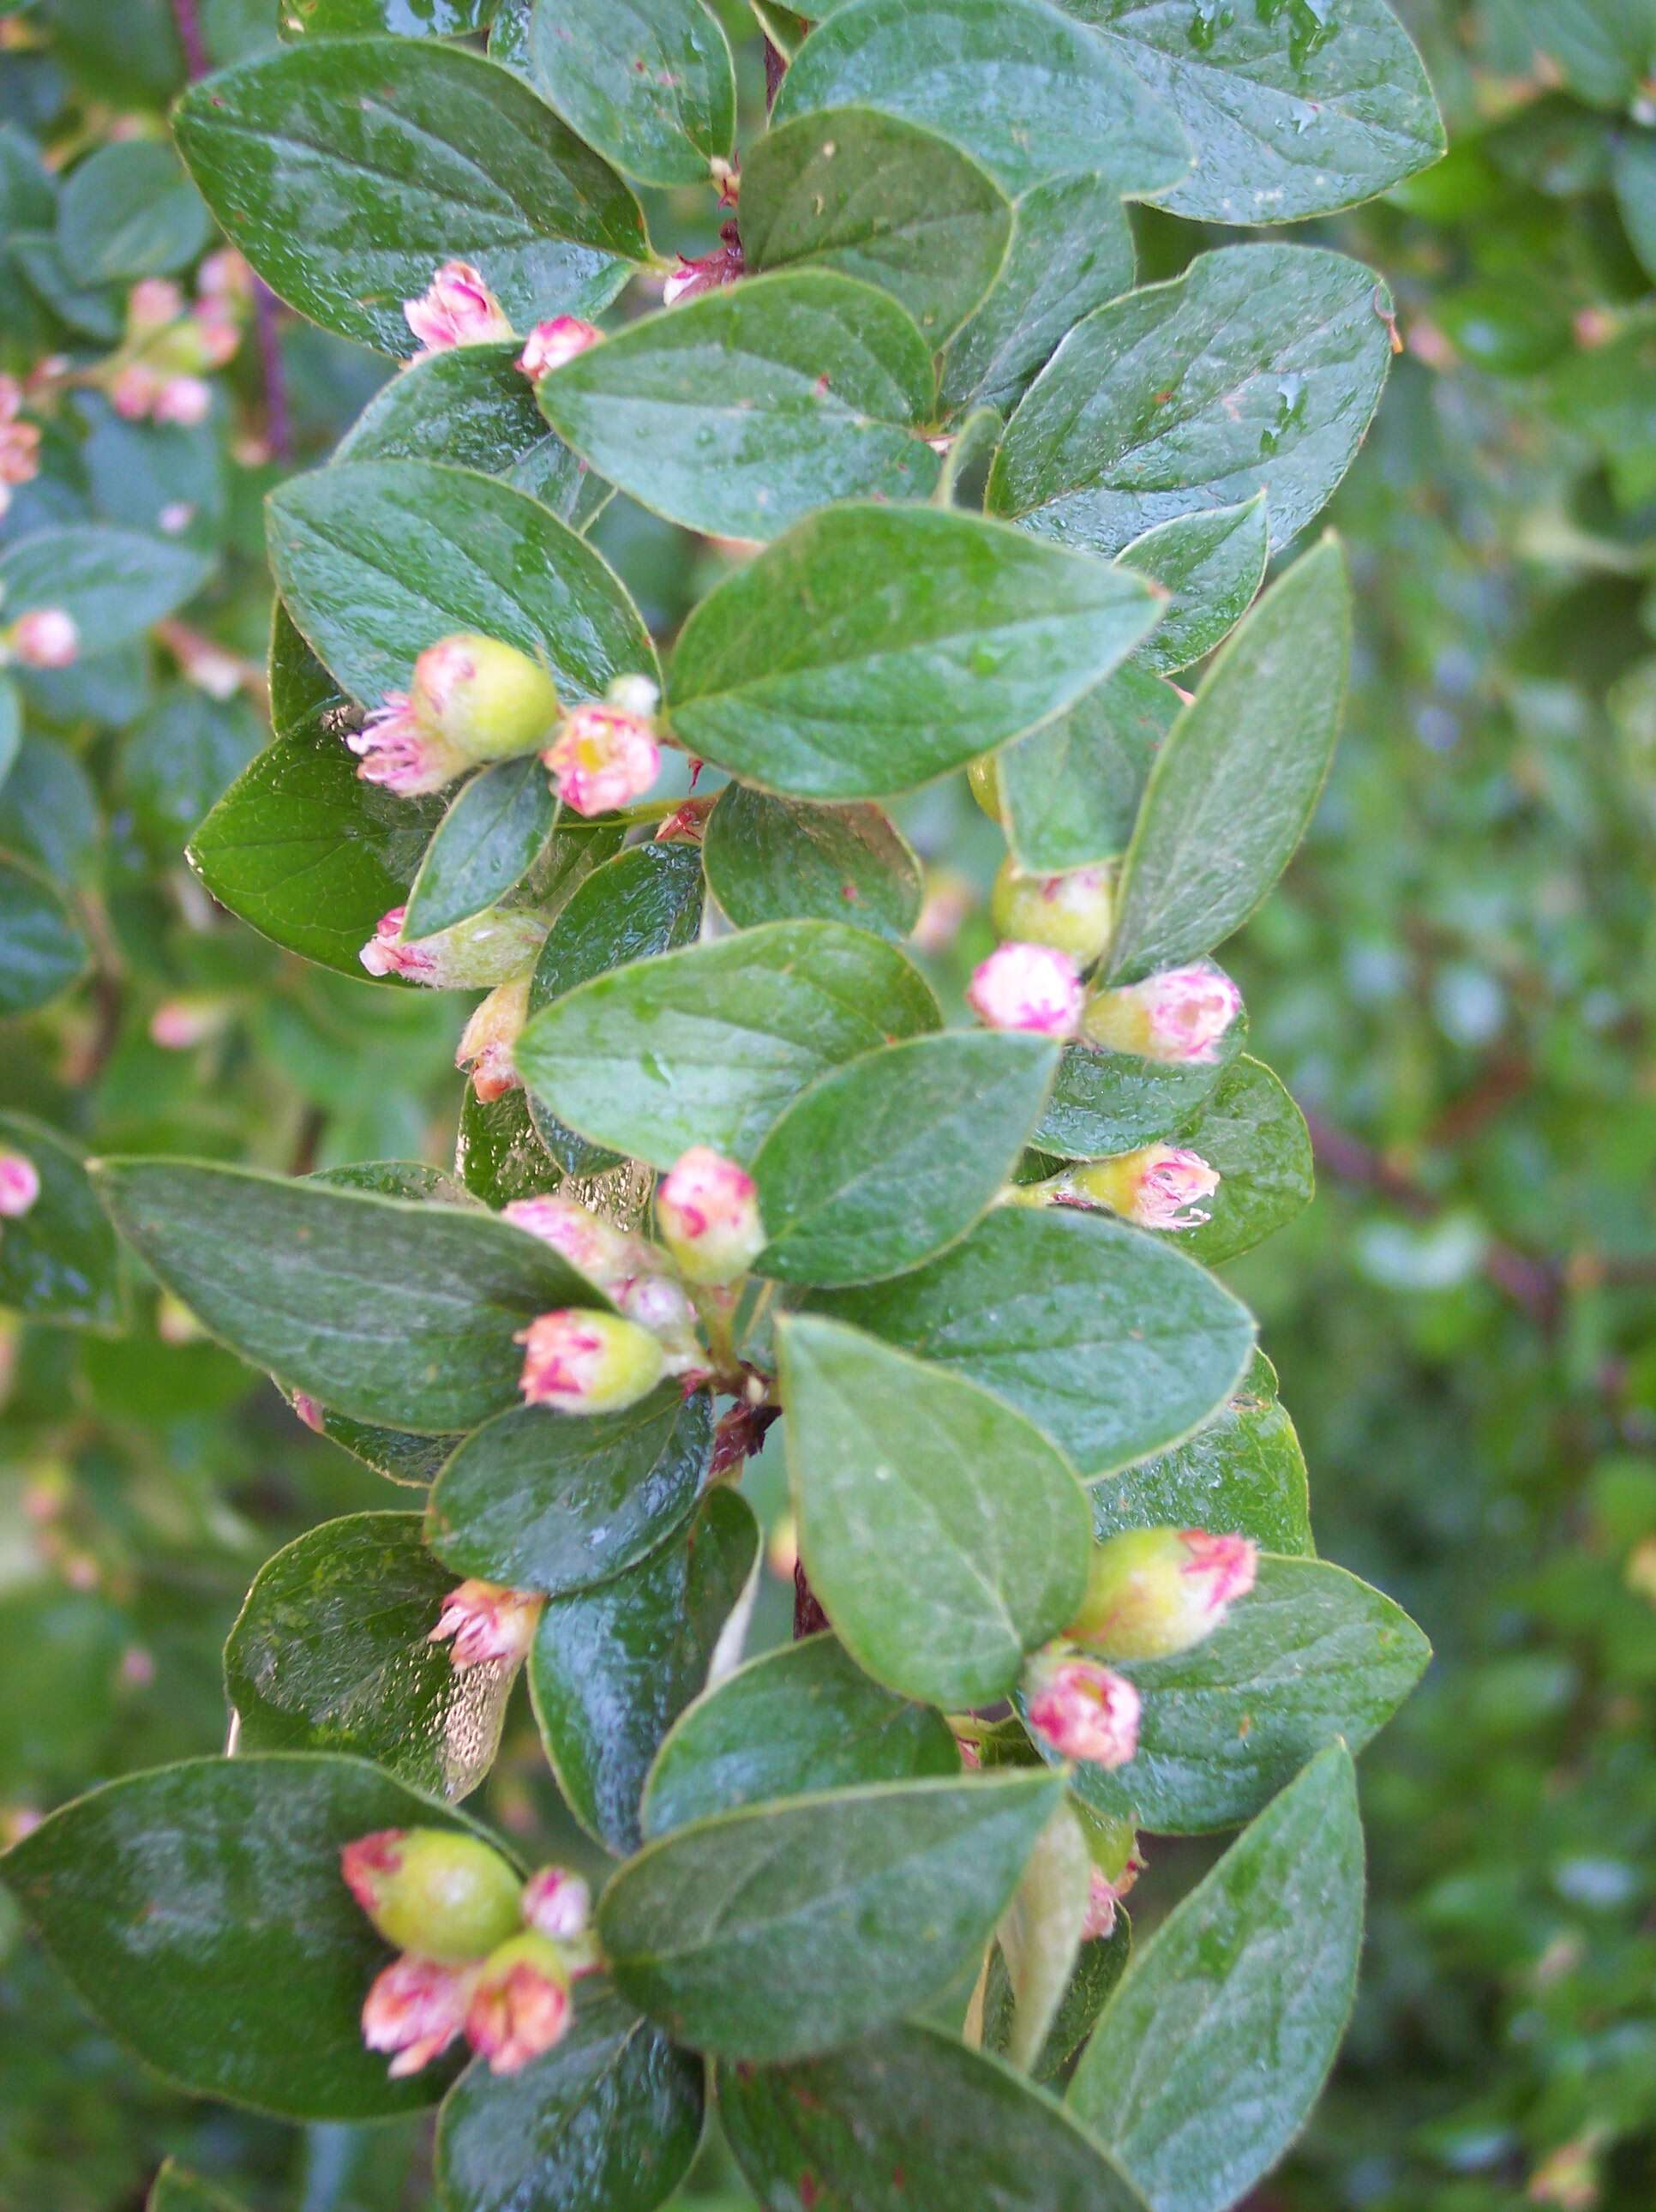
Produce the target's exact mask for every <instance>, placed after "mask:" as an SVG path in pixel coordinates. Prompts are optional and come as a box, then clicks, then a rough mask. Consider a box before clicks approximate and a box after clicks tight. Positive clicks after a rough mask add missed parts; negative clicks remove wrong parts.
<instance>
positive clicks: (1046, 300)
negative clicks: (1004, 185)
mask: <svg viewBox="0 0 1656 2212" xmlns="http://www.w3.org/2000/svg"><path fill="white" fill-rule="evenodd" d="M743 181H744V185H745V182H746V179H744V180H743ZM1012 215H1013V229H1012V242H1011V245H1010V248H1009V249H1008V252H1007V255H1006V259H1005V261H1004V264H1003V265H1002V268H1001V272H1000V275H999V276H998V279H997V280H996V283H995V284H994V287H993V289H992V291H991V292H990V294H989V295H988V297H987V298H986V300H985V301H984V302H983V305H982V306H981V307H980V308H979V309H978V311H977V313H975V314H974V316H973V317H972V319H971V320H970V321H969V322H968V324H967V325H965V327H964V328H963V329H961V330H960V331H957V332H956V333H955V337H953V338H952V339H951V340H950V341H949V344H948V346H947V347H946V348H945V349H944V351H943V363H942V372H943V410H944V412H945V414H948V415H956V414H959V413H961V411H962V410H965V409H967V408H968V407H973V406H976V405H979V404H983V403H988V404H991V405H992V406H995V407H998V408H1000V409H1001V410H1003V411H1008V410H1010V409H1011V408H1013V407H1014V406H1016V404H1017V402H1018V401H1019V399H1021V398H1022V396H1023V392H1024V389H1025V387H1026V386H1028V383H1029V381H1030V380H1031V379H1032V378H1033V377H1034V376H1035V375H1037V374H1039V373H1040V370H1041V369H1043V368H1045V367H1046V363H1047V362H1049V361H1050V360H1051V359H1052V355H1053V354H1054V353H1055V352H1056V351H1057V349H1058V347H1059V343H1060V342H1061V341H1062V340H1063V339H1064V338H1065V337H1067V336H1068V335H1069V333H1070V332H1071V331H1072V330H1073V329H1074V328H1075V326H1076V325H1077V323H1078V322H1079V321H1080V320H1081V319H1082V317H1083V315H1089V314H1091V313H1092V311H1093V309H1094V308H1095V307H1102V306H1103V305H1104V302H1105V301H1107V300H1113V299H1115V298H1117V297H1118V296H1119V295H1120V294H1121V293H1123V292H1125V291H1126V290H1127V289H1128V287H1129V286H1130V285H1131V283H1132V280H1133V246H1132V233H1131V230H1130V229H1129V228H1128V227H1127V216H1126V210H1125V209H1124V208H1123V206H1122V204H1121V195H1120V192H1119V191H1118V189H1117V188H1116V186H1115V185H1114V184H1113V183H1112V181H1111V180H1110V179H1109V178H1108V177H1107V176H1100V175H1097V174H1091V175H1081V176H1072V177H1054V178H1053V179H1052V180H1051V181H1050V182H1049V183H1046V184H1042V185H1033V186H1032V187H1031V188H1030V190H1029V191H1026V192H1025V193H1024V194H1023V195H1022V197H1021V198H1020V199H1019V200H1017V201H1016V203H1015V204H1014V206H1013V210H1012Z"/></svg>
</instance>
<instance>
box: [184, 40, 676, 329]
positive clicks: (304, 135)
mask: <svg viewBox="0 0 1656 2212" xmlns="http://www.w3.org/2000/svg"><path fill="white" fill-rule="evenodd" d="M173 129H174V131H175V132H176V133H177V137H178V143H179V150H180V152H181V153H182V154H183V155H184V158H185V161H186V162H187V163H188V165H189V167H190V173H191V175H192V176H193V177H194V179H195V180H196V183H197V185H198V186H199V187H200V190H201V192H202V196H203V198H204V199H205V200H206V202H207V204H208V205H209V207H210V208H211V209H212V210H213V213H214V214H215V216H217V217H218V219H219V222H220V223H221V225H222V226H223V228H224V229H225V231H226V232H227V234H228V235H229V237H230V239H231V240H232V242H233V243H234V245H235V246H239V247H240V250H241V251H242V252H244V253H245V254H246V256H247V258H248V259H249V260H250V261H251V262H252V264H253V266H254V268H255V269H257V270H258V273H259V275H260V276H263V277H264V281H265V283H267V284H269V285H270V289H272V291H275V292H277V293H279V294H280V295H281V296H282V298H283V299H284V300H286V301H288V303H289V304H290V305H291V306H293V307H297V308H298V309H299V310H300V313H301V314H306V315H308V316H309V317H310V318H311V319H312V321H313V322H318V323H320V324H321V325H323V327H324V329H325V330H331V331H336V332H337V334H338V335H339V336H340V337H347V338H355V340H356V341H357V342H358V343H359V344H362V345H371V346H377V347H378V348H379V349H380V351H381V352H384V353H393V354H401V355H404V356H406V355H409V354H411V353H412V352H413V351H414V350H415V348H416V343H417V342H416V338H415V337H414V333H413V332H412V331H410V330H409V325H408V323H407V320H406V319H405V318H404V316H403V301H405V300H409V299H414V298H416V297H418V295H420V294H421V293H422V292H423V291H424V290H425V289H426V287H427V286H428V284H429V283H430V282H431V279H432V276H433V275H434V271H435V270H436V269H437V268H438V266H439V264H440V263H442V262H445V261H452V260H460V261H467V262H470V264H472V265H473V266H474V267H476V269H478V270H481V271H482V276H483V279H484V281H485V283H488V286H489V287H490V289H492V290H493V291H494V294H495V295H496V297H497V298H498V299H499V300H500V304H501V306H502V307H504V308H505V310H506V312H507V314H508V315H509V316H510V317H511V318H512V319H513V322H514V323H515V324H516V325H518V327H519V328H520V329H526V328H528V326H529V325H531V324H532V323H533V322H534V321H535V320H536V319H537V317H539V316H542V315H553V314H558V313H566V314H571V313H573V314H582V313H591V312H593V310H594V309H596V308H597V307H602V306H603V305H604V302H605V301H608V300H610V299H613V298H614V296H615V295H616V292H617V291H618V290H619V289H620V287H621V284H622V282H623V281H624V279H625V277H626V276H627V274H628V264H629V262H635V261H640V260H642V259H643V258H645V256H646V253H647V252H648V250H649V248H648V243H647V240H646V238H645V234H644V219H643V217H642V216H641V215H640V212H639V207H638V203H637V201H636V200H634V197H633V196H632V194H631V192H629V191H628V189H627V187H626V185H624V184H622V180H621V179H620V178H619V177H618V176H616V173H615V171H614V170H613V169H611V168H610V167H609V165H608V164H607V163H606V162H604V161H602V160H600V158H599V157H598V155H596V154H594V153H593V152H592V151H591V149H590V148H589V147H586V146H585V145H583V144H582V143H581V141H580V140H579V138H577V137H576V136H575V135H574V133H573V131H569V130H567V129H566V128H565V126H564V125H562V124H561V122H560V121H559V119H558V118H557V117H556V116H555V114H554V113H553V112H552V111H551V109H550V108H549V107H548V106H546V104H545V102H544V101H543V100H540V99H538V98H537V96H536V94H534V93H533V92H532V91H531V89H530V88H529V87H528V86H527V85H526V84H525V83H524V82H522V80H521V79H520V78H519V77H517V76H513V74H512V72H511V71H510V70H503V69H500V68H499V67H498V66H496V65H495V64H494V63H491V62H488V61H485V60H484V59H483V58H482V55H480V54H474V53H468V52H465V51H464V50H463V49H462V48H460V47H458V46H437V45H433V44H428V43H427V42H426V41H425V40H416V39H379V38H367V39H337V40H335V39H326V40H322V39H318V40H311V41H308V42H306V44H304V45H302V46H292V47H289V48H288V49H287V50H286V51H285V52H278V53H272V54H266V55H262V56H259V57H258V58H255V59H254V60H252V61H248V62H243V63H242V64H240V65H239V66H238V67H237V68H234V69H229V70H222V71H221V73H220V74H219V75H218V76H215V77H210V78H209V79H207V80H206V81H205V82H203V83H200V84H197V85H192V86H191V88H190V90H189V91H188V92H187V93H186V94H185V96H184V98H183V100H181V101H180V102H179V106H178V107H177V109H176V111H175V112H174V116H173Z"/></svg>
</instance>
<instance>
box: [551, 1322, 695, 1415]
mask: <svg viewBox="0 0 1656 2212" xmlns="http://www.w3.org/2000/svg"><path fill="white" fill-rule="evenodd" d="M514 1341H515V1342H516V1343H519V1344H521V1345H522V1346H523V1347H524V1366H523V1377H522V1382H521V1384H520V1387H521V1389H522V1391H523V1394H524V1398H525V1402H526V1403H528V1404H529V1405H531V1406H550V1407H555V1409H556V1410H557V1411H558V1412H560V1413H616V1412H619V1411H620V1409H621V1408H622V1407H624V1406H633V1405H636V1404H637V1402H638V1401H639V1400H640V1398H643V1397H647V1395H649V1393H650V1392H651V1391H652V1390H653V1389H655V1387H656V1384H657V1383H659V1382H660V1380H661V1377H662V1375H663V1373H664V1370H665V1365H666V1358H665V1355H664V1352H663V1351H662V1348H661V1345H660V1342H659V1340H658V1339H657V1338H655V1337H653V1336H652V1335H651V1334H650V1332H649V1330H648V1329H647V1328H640V1327H639V1325H638V1323H637V1322H631V1321H623V1320H622V1319H621V1317H620V1316H618V1315H616V1314H605V1313H592V1312H589V1311H587V1310H584V1309H583V1308H581V1307H579V1306H571V1307H566V1308H563V1309H561V1310H560V1311H558V1312H556V1313H544V1314H541V1315H540V1316H537V1319H536V1320H534V1321H532V1322H531V1323H530V1325H529V1327H528V1328H526V1329H524V1330H522V1331H520V1332H519V1335H518V1336H517V1337H516V1338H515V1339H514Z"/></svg>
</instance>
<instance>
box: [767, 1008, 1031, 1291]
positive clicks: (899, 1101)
mask: <svg viewBox="0 0 1656 2212" xmlns="http://www.w3.org/2000/svg"><path fill="white" fill-rule="evenodd" d="M1057 1063H1058V1048H1057V1047H1056V1046H1055V1045H1053V1044H1052V1043H1050V1042H1048V1041H1047V1040H1046V1039H1045V1038H1043V1037H1033V1036H1018V1035H1016V1034H1015V1033H1012V1032H1010V1031H1004V1030H1001V1031H997V1030H949V1031H945V1032H944V1033H943V1035H942V1036H922V1037H911V1038H909V1039H908V1040H907V1042H904V1043H902V1044H893V1045H885V1046H883V1047H882V1048H880V1049H879V1050H878V1051H877V1052H871V1053H866V1054H864V1056H863V1057H862V1058H861V1059H860V1060H851V1061H849V1062H848V1063H847V1064H846V1066H844V1067H837V1068H832V1069H830V1070H829V1072H828V1073H827V1074H826V1075H823V1076H820V1077H819V1078H818V1079H817V1080H816V1082H815V1083H814V1084H813V1085H811V1086H810V1089H809V1090H808V1091H803V1092H802V1093H801V1094H800V1096H799V1097H798V1098H796V1099H795V1100H794V1102H793V1103H792V1106H790V1107H789V1108H788V1109H787V1110H786V1113H785V1114H783V1115H782V1116H781V1118H780V1120H779V1121H777V1123H776V1125H775V1127H773V1129H772V1130H771V1132H770V1133H769V1135H768V1136H767V1138H766V1139H765V1141H764V1143H763V1144H762V1145H761V1146H760V1148H759V1151H758V1152H757V1154H756V1155H755V1159H754V1164H753V1171H754V1176H755V1180H756V1181H757V1182H758V1185H759V1210H760V1214H761V1218H762V1219H763V1221H764V1224H765V1231H766V1234H767V1237H768V1239H769V1242H768V1243H767V1245H766V1247H765V1249H764V1251H763V1252H762V1253H761V1255H760V1256H759V1258H758V1259H757V1260H756V1261H755V1262H754V1265H755V1269H756V1270H757V1272H758V1273H760V1274H761V1275H772V1276H775V1277H777V1278H779V1279H780V1280H781V1281H783V1282H792V1283H817V1284H822V1285H834V1286H839V1285H845V1284H850V1283H867V1282H877V1281H878V1280H879V1279H881V1278H883V1277H884V1276H887V1275H896V1274H901V1273H903V1272H904V1271H905V1270H906V1269H907V1268H911V1267H918V1266H919V1263H920V1262H921V1261H923V1260H927V1259H930V1258H931V1255H932V1254H933V1253H934V1252H939V1251H941V1250H942V1249H943V1248H944V1246H945V1245H949V1244H952V1243H955V1242H956V1241H957V1240H958V1239H959V1238H960V1237H963V1236H964V1235H965V1234H966V1232H967V1231H968V1229H969V1228H970V1227H971V1225H972V1224H973V1223H974V1221H975V1220H977V1219H978V1218H979V1217H980V1215H981V1214H983V1213H986V1212H987V1211H988V1209H989V1207H990V1206H992V1204H993V1203H994V1201H995V1199H996V1196H997V1194H998V1193H999V1191H1000V1189H1001V1188H1002V1187H1003V1185H1004V1183H1005V1182H1006V1180H1007V1178H1008V1177H1009V1176H1010V1174H1011V1172H1012V1170H1013V1169H1014V1167H1016V1164H1017V1162H1018V1158H1019V1157H1020V1155H1021V1154H1022V1151H1023V1148H1024V1146H1026V1145H1027V1144H1028V1141H1029V1136H1030V1133H1031V1131H1032V1130H1033V1129H1034V1126H1035V1123H1036V1122H1037V1121H1039V1119H1040V1111H1041V1108H1042V1106H1043V1104H1044V1103H1045V1102H1046V1093H1047V1091H1048V1089H1049V1087H1050V1085H1051V1084H1052V1071H1053V1068H1054V1067H1055V1066H1056V1065H1057Z"/></svg>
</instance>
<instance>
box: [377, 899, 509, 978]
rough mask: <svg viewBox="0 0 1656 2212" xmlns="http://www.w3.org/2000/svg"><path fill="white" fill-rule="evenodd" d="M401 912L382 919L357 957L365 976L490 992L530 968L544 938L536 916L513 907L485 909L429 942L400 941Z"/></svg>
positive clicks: (396, 910)
mask: <svg viewBox="0 0 1656 2212" xmlns="http://www.w3.org/2000/svg"><path fill="white" fill-rule="evenodd" d="M407 912H408V908H406V907H401V906H394V907H392V908H391V911H390V912H389V913H388V914H382V915H380V917H379V922H378V923H377V925H376V926H375V928H374V933H373V936H372V937H371V938H370V939H369V940H368V942H367V944H366V945H364V946H363V947H362V950H361V953H360V954H359V955H358V956H357V957H358V958H359V959H360V960H361V963H362V965H363V966H364V967H365V968H366V969H367V971H368V973H369V975H402V976H405V977H406V978H407V979H408V981H409V982H411V983H425V984H428V985H429V987H431V988H432V989H433V990H435V991H481V990H486V989H492V988H493V987H494V985H495V984H497V983H504V982H507V981H509V980H510V978H511V977H513V976H514V975H522V974H523V973H524V971H525V969H527V968H530V967H531V966H532V965H533V964H534V962H535V958H536V956H537V953H538V952H539V951H540V949H541V945H542V941H543V939H544V938H545V936H546V924H545V922H544V921H543V920H542V919H541V917H540V916H539V915H534V914H526V913H524V912H523V911H521V910H520V909H519V908H515V907H498V906H496V907H486V908H484V910H483V911H482V914H474V915H472V916H471V917H470V920H469V921H457V922H456V923H455V925H454V927H453V928H452V929H440V930H439V931H438V932H437V933H436V935H435V936H434V937H416V938H415V939H412V940H411V941H410V940H408V939H404V938H403V916H404V915H406V913H407Z"/></svg>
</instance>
